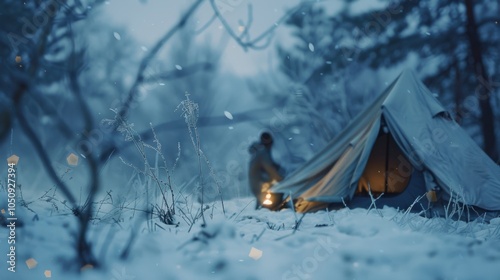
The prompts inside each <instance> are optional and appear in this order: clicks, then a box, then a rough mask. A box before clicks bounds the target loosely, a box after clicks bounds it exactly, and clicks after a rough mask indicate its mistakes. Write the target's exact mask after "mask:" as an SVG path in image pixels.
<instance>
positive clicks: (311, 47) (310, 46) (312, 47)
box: [309, 43, 314, 52]
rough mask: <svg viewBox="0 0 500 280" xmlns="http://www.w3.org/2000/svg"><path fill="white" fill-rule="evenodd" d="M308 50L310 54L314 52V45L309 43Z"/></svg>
mask: <svg viewBox="0 0 500 280" xmlns="http://www.w3.org/2000/svg"><path fill="white" fill-rule="evenodd" d="M309 50H310V51H311V52H314V45H313V43H309Z"/></svg>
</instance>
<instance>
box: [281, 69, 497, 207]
mask: <svg viewBox="0 0 500 280" xmlns="http://www.w3.org/2000/svg"><path fill="white" fill-rule="evenodd" d="M367 189H370V190H371V191H373V192H375V193H384V195H383V200H385V203H383V204H384V205H389V206H393V207H399V208H407V207H408V206H409V205H410V204H411V203H412V202H413V201H414V198H416V197H418V196H419V195H420V194H422V193H423V194H425V192H427V191H431V190H434V189H439V190H441V194H442V196H441V197H443V198H448V199H449V198H450V197H458V201H459V202H462V203H464V204H466V205H470V206H476V207H480V208H482V209H485V210H491V211H497V210H500V168H499V167H498V165H496V164H495V163H494V162H493V161H492V160H491V159H490V158H489V157H488V156H487V155H486V154H485V153H484V152H483V151H482V150H481V148H480V147H479V146H478V145H477V144H476V143H475V142H474V141H473V140H472V139H471V138H470V137H469V136H468V135H467V133H466V132H465V131H464V130H463V129H462V128H461V127H460V126H459V125H458V124H457V123H456V122H455V121H454V120H452V119H451V118H450V115H449V114H448V112H447V111H446V110H445V109H444V108H443V106H442V105H441V104H440V103H439V101H438V100H437V99H436V98H435V97H434V96H433V95H432V94H431V93H430V91H429V90H428V89H427V88H426V87H425V85H423V83H422V82H420V81H419V80H418V78H416V76H415V74H414V73H413V72H411V71H408V70H407V71H403V73H401V74H400V75H399V77H398V78H397V79H396V80H395V81H394V82H393V83H392V84H391V85H390V86H389V87H388V88H387V89H386V90H385V91H384V92H383V93H382V94H381V95H380V96H379V97H378V98H377V99H376V100H375V101H374V102H373V105H372V106H370V107H369V108H367V109H366V110H365V111H363V112H361V113H360V114H359V115H358V116H357V117H356V118H355V119H353V120H352V121H351V122H350V124H349V125H348V126H347V127H346V128H345V129H344V130H343V131H342V132H341V133H339V135H338V136H336V137H335V138H334V139H333V140H331V142H330V143H329V144H328V145H327V146H326V147H325V148H324V149H323V150H322V151H320V152H319V153H318V154H317V155H316V156H314V157H313V158H312V159H310V160H309V161H308V162H307V163H306V164H304V165H303V166H302V167H301V168H299V169H298V170H296V171H295V172H293V173H292V174H291V175H290V176H288V177H287V178H286V179H285V180H283V181H281V182H280V183H278V184H277V185H275V186H273V188H272V190H271V191H273V192H283V193H286V194H289V193H291V194H292V197H293V198H294V199H296V198H298V201H300V202H299V203H298V205H296V209H297V211H301V212H306V211H310V210H315V209H320V208H323V209H324V208H325V207H326V206H327V205H328V204H331V203H344V202H346V203H347V206H349V207H357V206H366V207H368V206H369V205H370V203H371V199H369V203H368V205H366V203H367V202H362V199H361V200H360V199H359V198H358V194H360V193H363V191H365V192H366V190H367ZM391 193H392V194H393V195H391ZM398 193H399V194H398ZM360 201H361V203H359V202H360Z"/></svg>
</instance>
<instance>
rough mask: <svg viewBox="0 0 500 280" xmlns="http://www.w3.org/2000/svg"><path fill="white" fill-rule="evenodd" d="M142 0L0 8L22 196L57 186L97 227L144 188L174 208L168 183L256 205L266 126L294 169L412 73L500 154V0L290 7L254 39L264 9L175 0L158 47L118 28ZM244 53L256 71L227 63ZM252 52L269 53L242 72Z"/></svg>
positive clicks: (221, 0) (3, 80)
mask: <svg viewBox="0 0 500 280" xmlns="http://www.w3.org/2000/svg"><path fill="white" fill-rule="evenodd" d="M130 1H132V2H136V3H139V5H143V6H148V5H153V4H156V5H158V3H157V2H155V1H139V0H135V1H134V0H129V1H123V2H121V1H102V0H68V1H63V0H47V1H39V0H26V1H16V0H3V1H1V3H0V68H1V71H0V73H1V74H0V140H1V146H0V147H1V153H2V156H3V157H4V158H7V157H8V156H10V155H11V154H17V155H18V156H19V157H20V161H19V171H18V173H19V179H18V180H19V181H18V182H19V184H20V185H22V189H23V192H24V193H23V195H24V199H25V200H27V201H29V200H35V199H37V198H38V197H40V194H42V193H44V192H45V191H46V190H48V189H52V188H53V189H57V190H58V192H60V193H61V194H62V196H63V198H62V199H61V200H64V205H67V206H68V207H69V208H71V209H72V211H74V212H75V213H77V214H78V215H77V216H79V217H80V219H81V222H82V224H85V223H86V222H87V220H90V219H92V218H93V213H94V212H93V211H94V210H95V207H93V206H92V205H93V203H94V201H98V200H99V199H102V197H105V196H106V195H107V194H108V195H109V194H110V193H111V192H112V193H114V194H120V195H123V196H124V197H126V195H127V194H130V193H133V194H135V196H136V197H137V196H138V195H139V196H142V195H143V194H144V193H145V192H147V190H148V187H147V186H146V187H145V184H146V185H147V184H154V183H157V184H159V186H160V187H159V191H160V192H162V193H163V195H162V196H163V200H164V202H165V205H163V204H162V206H161V207H166V208H165V209H167V210H162V211H166V212H169V211H172V212H175V208H174V207H173V201H170V197H169V196H170V195H169V194H168V195H165V193H164V192H167V193H168V192H169V191H170V190H172V191H173V193H175V195H177V196H178V194H179V193H182V194H184V195H186V196H190V195H194V196H197V197H198V199H200V198H199V196H200V193H199V192H198V191H199V190H200V188H202V187H203V192H202V195H201V196H202V198H201V199H202V201H203V199H205V201H214V200H217V199H218V198H219V196H220V195H222V196H223V198H224V199H227V198H231V197H238V196H247V195H249V191H248V187H247V181H246V173H247V171H246V169H247V162H248V152H247V148H248V146H249V145H250V144H251V142H252V141H255V140H257V136H258V134H259V132H261V131H263V130H269V131H271V132H272V133H273V134H274V135H275V137H276V145H275V148H276V150H275V158H276V159H277V161H278V162H280V163H283V164H284V165H285V167H286V168H287V170H288V171H291V170H293V169H295V168H297V167H298V166H300V165H301V164H302V163H304V162H305V161H306V160H307V159H308V158H310V157H311V156H312V155H313V154H314V153H315V152H317V151H319V150H320V149H321V148H322V147H323V146H324V145H325V144H326V143H327V142H328V141H329V140H330V139H332V138H333V137H334V136H335V135H337V134H338V133H340V132H341V130H342V128H343V127H345V126H346V125H347V123H348V122H349V121H350V120H351V119H352V118H353V117H354V116H355V115H356V114H358V113H359V112H360V111H361V110H362V109H363V108H366V107H367V106H370V102H371V101H372V100H373V99H374V98H375V97H376V96H377V94H380V93H381V91H382V90H383V89H384V88H385V87H386V86H387V85H388V84H389V83H390V82H391V81H392V80H393V79H395V78H396V76H397V74H398V73H399V72H400V71H401V70H402V69H404V68H411V69H414V70H415V71H416V72H417V74H418V75H419V76H420V78H421V79H422V80H423V81H424V83H425V84H426V85H427V86H428V87H429V88H430V89H431V90H432V91H433V92H434V93H435V94H436V95H437V97H438V99H439V100H440V101H441V102H442V103H443V104H444V105H445V106H446V107H447V108H448V109H449V111H450V113H451V115H452V116H453V118H454V119H455V120H456V121H457V122H458V123H460V125H462V126H463V127H465V128H466V130H467V131H468V132H469V133H470V135H471V136H472V137H473V138H474V139H475V140H476V141H477V143H478V144H479V145H480V146H481V147H483V149H484V150H485V152H486V153H487V154H488V155H489V156H490V157H491V158H492V159H494V160H495V161H497V162H498V160H499V159H500V158H499V145H500V63H499V62H500V57H499V51H500V23H499V22H500V17H499V15H500V1H499V0H478V1H473V0H460V1H457V0H454V1H453V0H432V1H384V0H379V1H364V0H359V1H354V0H345V1H341V0H337V1H295V2H293V4H292V2H286V4H285V3H282V4H281V5H282V6H281V7H280V8H279V9H277V8H276V9H275V10H274V11H273V12H274V13H273V14H277V16H274V17H272V19H271V20H270V22H271V23H270V24H268V25H267V24H266V25H267V26H266V27H265V28H261V29H262V30H258V32H257V31H255V30H254V29H252V28H253V27H254V25H257V24H256V23H258V22H260V21H265V20H267V21H269V19H268V18H265V16H264V15H266V14H268V13H265V11H266V9H267V8H266V5H271V4H266V1H263V0H262V1H260V0H259V1H258V0H254V1H250V0H248V1H246V0H210V1H209V0H206V1H202V0H200V1H187V3H184V2H183V3H182V4H180V2H175V3H174V2H171V1H169V2H165V3H164V4H162V5H163V7H164V8H165V11H170V12H168V13H169V15H170V16H169V19H170V20H171V18H173V20H174V21H172V24H170V23H169V24H167V23H164V24H156V25H155V28H156V29H160V30H161V35H159V36H158V37H157V38H156V39H155V41H154V42H153V43H144V42H141V41H140V40H138V39H137V38H136V37H137V36H136V35H137V34H138V33H148V32H149V31H148V30H146V29H145V30H131V29H130V28H128V27H127V26H125V25H122V24H119V23H118V22H117V21H114V20H112V19H111V17H110V15H109V9H115V10H118V11H119V12H118V13H121V14H123V21H127V18H129V17H130V18H133V17H134V11H130V10H125V8H124V7H121V5H122V3H125V2H130ZM123 5H124V6H126V5H125V4H123ZM174 6H175V7H174ZM110 7H111V8H110ZM253 7H259V9H260V10H259V9H257V8H253ZM120 9H123V10H120ZM269 9H271V8H269ZM172 11H173V12H172ZM276 11H277V12H276ZM200 13H201V14H202V15H200ZM115 14H116V12H115ZM206 14H209V16H208V17H206V20H202V19H201V18H205V17H204V15H206ZM137 16H140V15H137ZM213 29H215V30H219V33H222V35H220V36H215V35H214V33H213V31H211V30H213ZM219 33H218V34H219ZM235 45H236V47H237V48H238V49H239V50H240V52H239V55H242V56H249V57H250V58H249V59H248V58H247V59H246V60H242V61H244V63H241V62H240V60H239V58H238V57H236V56H234V57H228V56H227V55H226V53H227V52H232V49H231V48H228V46H232V48H234V47H235ZM241 50H243V51H241ZM259 53H260V54H259ZM262 53H265V55H264V56H262ZM255 55H260V56H259V57H260V58H262V57H266V58H265V59H260V58H259V59H255V61H256V62H255V63H256V64H258V65H250V64H246V63H248V61H250V62H251V61H252V60H253V59H254V57H256V56H255ZM231 61H233V62H234V63H231ZM247 68H248V69H254V71H253V72H252V71H251V73H250V74H248V73H246V74H241V72H245V71H244V70H245V69H247ZM234 69H241V70H242V71H239V70H234ZM71 154H74V155H76V156H77V158H78V163H77V164H75V162H68V161H67V157H68V156H69V155H71ZM6 169H7V168H2V178H6V176H4V175H5V174H6V171H5V170H6ZM163 171H165V173H161V172H163ZM148 178H149V179H151V178H153V179H154V178H156V179H155V180H153V181H152V182H150V181H148ZM148 182H150V183H148ZM155 190H156V192H158V189H155ZM147 195H148V196H149V195H152V196H154V194H149V193H148V194H147ZM156 195H158V193H156ZM124 199H125V198H124ZM92 209H94V210H92ZM158 211H159V212H161V211H160V210H158ZM172 215H173V213H172ZM82 238H83V237H82ZM82 242H83V241H82Z"/></svg>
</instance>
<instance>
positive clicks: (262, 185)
mask: <svg viewBox="0 0 500 280" xmlns="http://www.w3.org/2000/svg"><path fill="white" fill-rule="evenodd" d="M272 145H273V138H272V136H271V134H270V133H269V132H264V133H262V134H261V136H260V142H255V143H253V144H252V145H251V146H250V148H249V152H250V155H251V158H250V164H249V170H248V181H249V184H250V190H251V191H252V194H253V195H254V196H255V198H256V205H255V209H258V208H259V206H261V205H262V197H263V196H262V193H265V192H267V191H268V190H269V189H270V188H271V186H272V185H273V184H275V183H277V182H279V181H281V180H282V179H283V177H282V175H281V174H280V166H279V165H278V164H276V163H275V162H274V161H273V158H272V156H271V147H272Z"/></svg>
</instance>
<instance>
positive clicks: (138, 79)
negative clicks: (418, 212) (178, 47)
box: [115, 0, 203, 128]
mask: <svg viewBox="0 0 500 280" xmlns="http://www.w3.org/2000/svg"><path fill="white" fill-rule="evenodd" d="M202 2H203V0H197V1H196V2H195V3H194V4H192V5H191V6H190V7H189V9H188V10H187V12H186V13H185V14H184V15H183V16H182V17H181V19H180V20H179V21H178V22H177V24H176V25H174V26H173V27H172V28H171V29H170V30H169V31H168V32H167V33H166V34H165V35H164V36H163V37H162V38H161V39H160V40H159V41H158V42H157V43H156V44H155V45H154V47H153V48H152V49H151V50H150V51H149V53H148V54H147V55H146V57H144V59H143V60H142V62H141V64H140V66H139V70H138V71H137V76H136V78H135V81H134V84H133V85H132V87H131V88H130V91H129V93H128V96H127V99H126V100H125V103H124V104H123V106H122V107H121V108H120V110H119V111H118V114H117V118H118V119H125V118H126V116H127V113H128V110H129V108H130V105H131V103H132V101H133V100H134V98H135V95H136V94H137V92H138V88H139V86H140V85H141V84H142V82H143V81H144V71H145V70H146V68H147V67H148V65H149V63H151V60H152V59H153V58H154V57H155V56H156V55H157V54H158V52H159V51H160V49H161V48H162V47H163V46H164V45H165V43H167V42H168V40H170V38H172V36H173V35H174V34H175V33H176V32H177V31H179V30H180V29H181V28H182V27H184V25H185V24H186V22H187V20H188V19H189V18H190V17H191V15H192V14H193V13H194V12H195V11H196V9H197V8H198V7H199V6H200V4H201V3H202ZM118 125H119V122H116V127H115V128H117V127H118Z"/></svg>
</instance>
